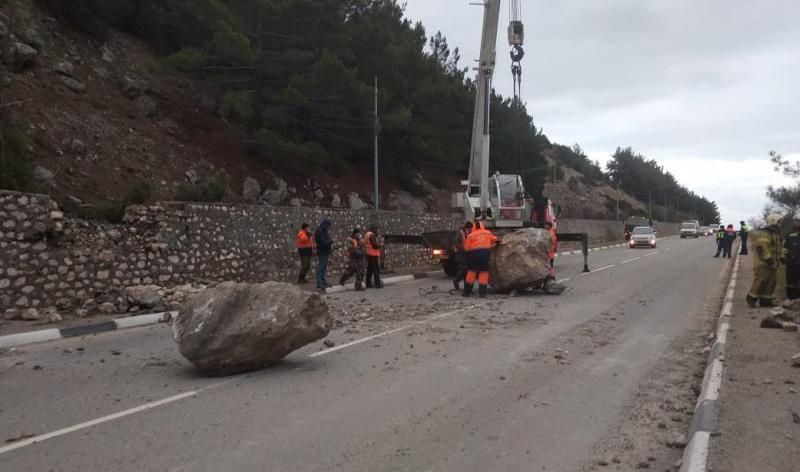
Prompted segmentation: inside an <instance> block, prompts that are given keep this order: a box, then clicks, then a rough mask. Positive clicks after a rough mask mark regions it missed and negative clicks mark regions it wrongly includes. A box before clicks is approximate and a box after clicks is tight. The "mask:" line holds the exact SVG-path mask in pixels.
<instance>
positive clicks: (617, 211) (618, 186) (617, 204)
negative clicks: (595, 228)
mask: <svg viewBox="0 0 800 472" xmlns="http://www.w3.org/2000/svg"><path fill="white" fill-rule="evenodd" d="M617 221H619V181H617Z"/></svg>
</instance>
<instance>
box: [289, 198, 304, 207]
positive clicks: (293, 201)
mask: <svg viewBox="0 0 800 472" xmlns="http://www.w3.org/2000/svg"><path fill="white" fill-rule="evenodd" d="M289 206H291V207H296V208H297V207H301V206H303V201H302V200H300V199H299V198H293V199H291V200H289Z"/></svg>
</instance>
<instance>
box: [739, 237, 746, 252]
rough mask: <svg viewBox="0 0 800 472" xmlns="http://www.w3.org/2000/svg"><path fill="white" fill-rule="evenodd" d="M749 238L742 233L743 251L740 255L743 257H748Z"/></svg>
mask: <svg viewBox="0 0 800 472" xmlns="http://www.w3.org/2000/svg"><path fill="white" fill-rule="evenodd" d="M747 237H748V234H747V233H742V236H741V238H742V250H741V251H739V254H741V255H742V256H746V255H747Z"/></svg>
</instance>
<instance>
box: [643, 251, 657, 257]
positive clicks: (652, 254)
mask: <svg viewBox="0 0 800 472" xmlns="http://www.w3.org/2000/svg"><path fill="white" fill-rule="evenodd" d="M656 254H658V251H656V252H651V253H650V254H645V255H644V257H650V256H655V255H656Z"/></svg>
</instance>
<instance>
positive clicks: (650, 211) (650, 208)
mask: <svg viewBox="0 0 800 472" xmlns="http://www.w3.org/2000/svg"><path fill="white" fill-rule="evenodd" d="M647 207H648V210H647V217H648V218H650V219H651V220H652V219H653V192H652V191H651V190H650V189H648V190H647Z"/></svg>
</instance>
